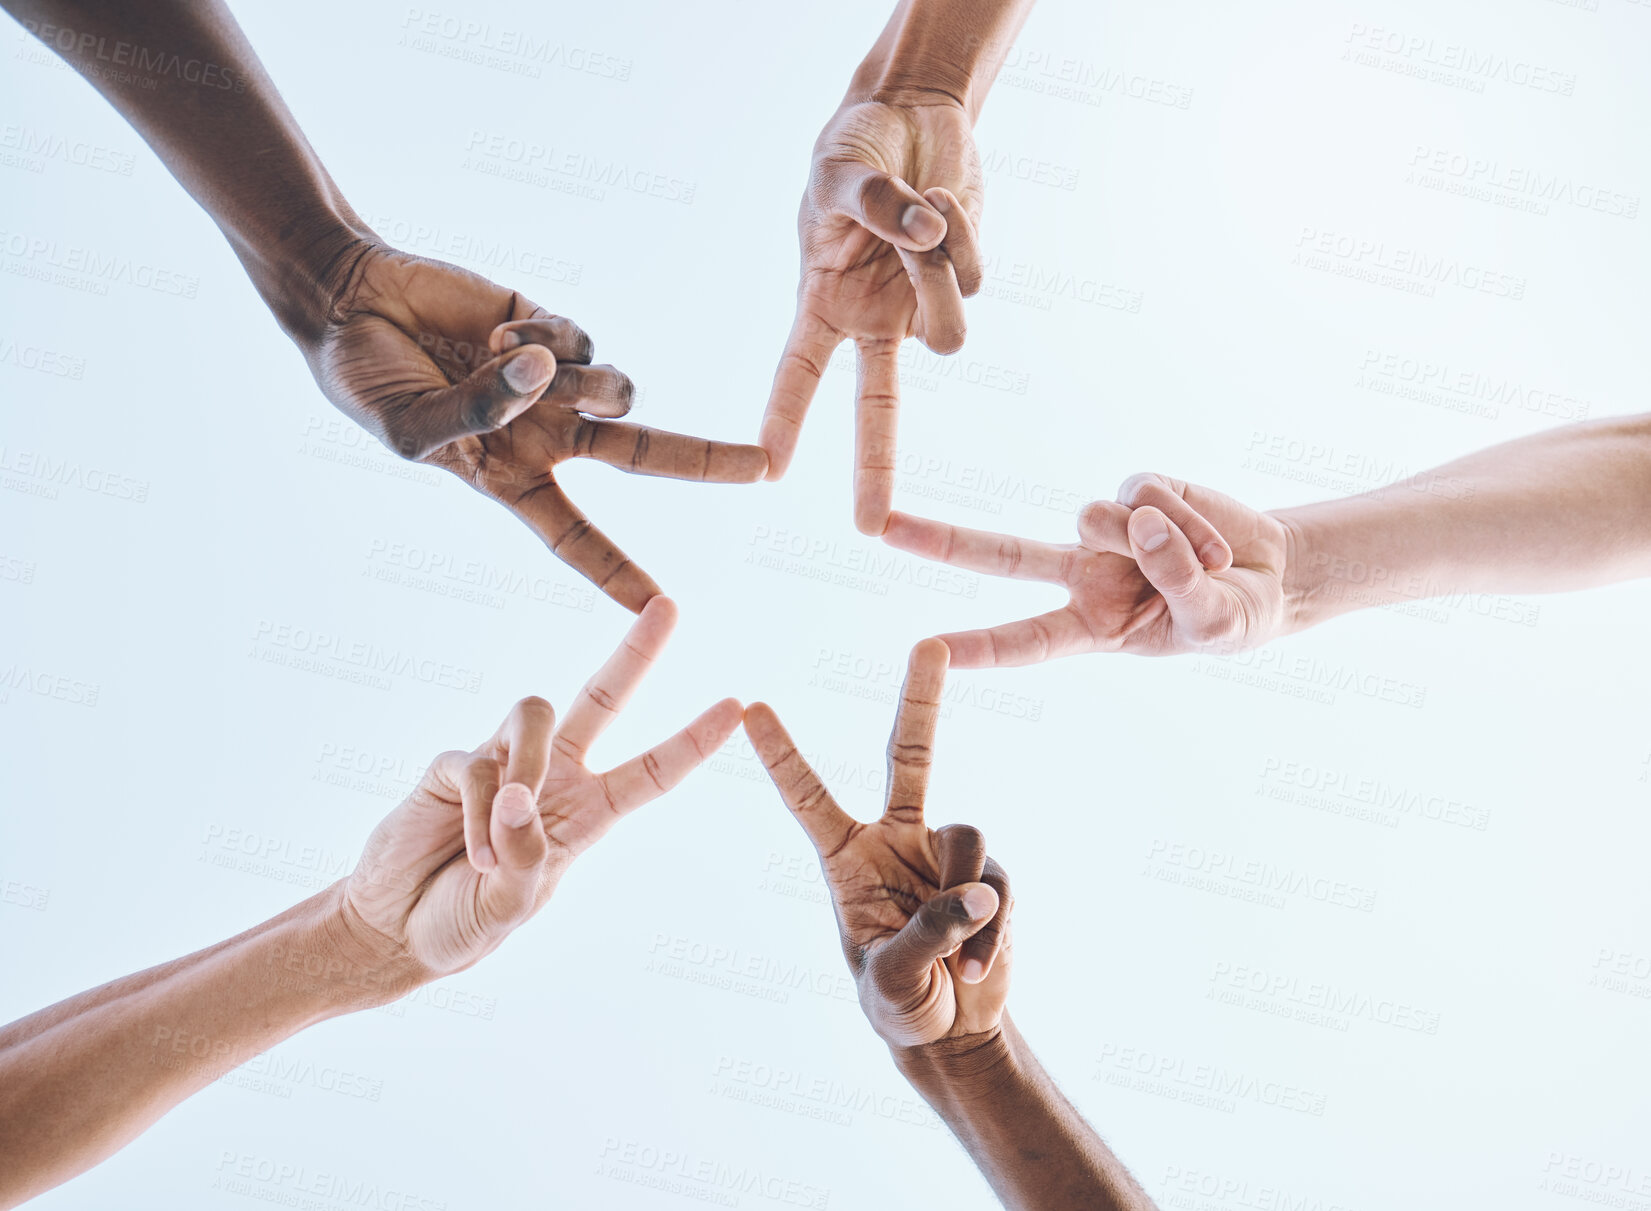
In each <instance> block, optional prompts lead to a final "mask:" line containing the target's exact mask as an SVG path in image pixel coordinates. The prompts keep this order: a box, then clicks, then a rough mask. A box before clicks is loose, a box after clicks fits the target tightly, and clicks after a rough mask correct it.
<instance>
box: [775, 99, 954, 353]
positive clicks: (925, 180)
mask: <svg viewBox="0 0 1651 1211" xmlns="http://www.w3.org/2000/svg"><path fill="white" fill-rule="evenodd" d="M816 156H817V165H818V166H817V168H816V170H815V183H813V185H811V189H810V196H809V197H808V198H805V200H804V203H803V230H802V250H803V280H802V288H801V301H800V305H799V312H801V313H806V315H807V316H808V318H809V319H810V320H811V321H812V322H813V323H815V324H817V325H819V326H820V327H822V328H825V329H827V330H829V331H831V332H833V333H835V334H836V338H837V340H842V339H844V338H845V337H846V338H848V339H850V340H855V341H862V340H871V341H895V342H899V341H902V340H904V339H905V338H906V337H908V336H912V335H915V333H916V319H917V292H916V290H915V289H914V288H913V286H912V282H911V278H910V276H909V274H908V272H907V269H906V266H905V265H904V264H903V263H902V259H901V254H900V250H899V249H897V248H896V247H895V246H894V245H893V244H890V243H889V242H888V241H887V240H885V239H883V238H882V237H880V236H878V235H875V234H873V233H872V232H871V231H868V230H867V229H866V228H865V227H864V226H863V225H862V224H861V223H860V222H859V221H857V220H856V219H855V218H853V217H851V216H849V215H847V214H843V213H840V212H835V211H833V210H832V209H830V208H829V207H827V206H824V205H821V204H819V203H818V202H816V201H814V200H813V199H814V195H815V194H816V193H818V192H820V187H821V186H822V185H824V184H825V183H826V182H828V181H829V180H830V178H831V175H832V173H833V172H835V171H837V170H839V169H840V168H842V167H844V166H848V165H852V166H853V167H854V168H855V169H860V168H861V167H862V166H870V167H871V168H873V169H875V170H876V171H878V172H881V173H886V174H887V175H889V176H891V177H897V178H899V179H900V180H902V181H905V182H907V183H908V184H909V185H911V186H912V187H913V188H914V189H916V190H917V191H918V192H919V193H922V192H924V191H925V190H927V189H930V188H932V187H940V188H944V189H948V190H951V191H952V192H953V193H954V195H955V196H956V197H957V199H958V200H959V201H960V202H961V203H962V204H963V207H964V209H965V211H966V212H967V213H968V214H969V215H970V217H971V218H974V219H978V217H979V214H980V209H981V203H982V199H983V195H982V190H981V183H980V182H981V176H980V159H979V156H978V155H977V154H976V152H975V145H974V136H973V133H972V131H971V130H970V128H969V119H968V116H967V114H965V113H964V112H963V111H962V110H961V109H959V108H958V107H956V106H955V105H925V106H917V107H905V106H893V105H883V104H878V103H875V102H868V103H866V104H862V105H856V106H854V107H852V108H850V109H848V110H846V111H845V112H844V113H843V114H842V115H841V116H840V118H839V120H838V121H837V122H836V123H834V124H833V126H832V127H830V128H828V129H827V131H826V132H825V133H824V134H823V135H822V136H821V143H820V146H819V147H818V148H817V149H816ZM799 318H801V316H800V317H799Z"/></svg>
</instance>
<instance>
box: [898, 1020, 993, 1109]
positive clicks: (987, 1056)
mask: <svg viewBox="0 0 1651 1211" xmlns="http://www.w3.org/2000/svg"><path fill="white" fill-rule="evenodd" d="M889 1054H890V1055H891V1056H892V1057H893V1059H894V1063H895V1066H896V1067H897V1068H899V1069H900V1072H901V1074H902V1075H903V1076H905V1078H906V1079H907V1080H908V1081H910V1082H911V1084H912V1086H913V1087H914V1088H916V1089H917V1090H918V1092H920V1093H921V1094H922V1095H923V1096H924V1097H925V1098H927V1099H928V1100H929V1101H930V1102H931V1103H936V1102H937V1101H944V1102H945V1103H947V1104H950V1105H954V1106H966V1105H969V1104H971V1103H974V1102H979V1101H985V1100H988V1099H990V1098H992V1097H995V1096H997V1095H998V1094H999V1093H1001V1092H1002V1090H1003V1089H1004V1088H1005V1087H1007V1086H1009V1085H1012V1084H1014V1083H1015V1082H1016V1081H1017V1080H1018V1079H1019V1075H1020V1071H1021V1065H1020V1055H1019V1035H1018V1034H1016V1033H1015V1032H1014V1030H1013V1029H1012V1028H1010V1027H1009V1020H1008V1016H1007V1015H1005V1016H1004V1018H1003V1020H1002V1021H1000V1022H999V1023H998V1025H997V1026H995V1027H993V1028H992V1029H991V1030H988V1031H983V1032H981V1033H979V1034H965V1035H958V1036H956V1037H954V1038H945V1039H938V1040H936V1041H935V1042H933V1043H924V1044H922V1045H920V1046H916V1047H902V1046H897V1045H894V1044H890V1046H889Z"/></svg>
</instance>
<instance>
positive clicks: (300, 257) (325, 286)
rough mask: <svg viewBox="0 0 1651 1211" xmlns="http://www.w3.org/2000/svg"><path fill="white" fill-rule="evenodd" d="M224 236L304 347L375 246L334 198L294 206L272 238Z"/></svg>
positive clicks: (350, 212)
mask: <svg viewBox="0 0 1651 1211" xmlns="http://www.w3.org/2000/svg"><path fill="white" fill-rule="evenodd" d="M225 234H226V235H227V236H228V238H229V243H230V246H231V247H232V248H233V249H234V250H235V255H236V256H237V257H239V258H240V261H241V264H242V265H243V266H244V267H245V268H246V271H247V276H248V277H249V278H251V279H252V284H253V286H254V287H255V288H256V289H257V291H258V294H259V295H260V296H261V297H262V298H263V300H264V302H265V304H266V305H267V306H268V307H269V309H270V311H271V312H272V313H274V315H275V319H276V321H277V322H278V323H279V324H280V325H281V327H282V328H283V329H284V330H285V331H286V333H287V335H288V336H290V337H292V339H293V340H295V341H297V342H298V343H299V344H300V345H305V346H307V345H310V344H313V343H314V342H315V341H317V340H318V339H319V338H320V336H321V333H322V331H323V330H324V329H325V327H326V326H327V324H328V323H329V322H330V320H331V319H332V317H333V314H334V310H335V307H336V305H337V303H338V301H339V299H340V298H341V297H342V296H343V295H344V293H345V291H346V290H347V288H348V287H349V285H350V283H351V281H352V280H353V278H354V275H355V270H356V267H357V266H358V265H359V264H360V262H361V260H362V258H363V257H364V256H365V255H366V254H368V253H369V252H371V251H372V250H373V249H375V248H377V247H380V246H381V245H380V243H379V240H378V238H377V236H376V235H375V234H374V233H373V231H372V229H371V228H369V227H368V226H367V225H366V224H365V223H363V222H362V221H361V219H360V218H359V217H357V215H356V214H355V212H354V211H353V210H351V209H350V207H349V205H348V204H347V203H345V202H344V200H343V199H342V198H341V197H336V196H335V197H329V198H323V199H318V200H316V201H315V202H314V203H313V204H310V205H307V206H304V207H301V208H298V209H297V217H296V218H294V219H293V220H292V221H291V222H290V223H287V224H284V225H283V227H282V230H281V234H280V236H279V238H277V239H273V240H262V239H258V238H255V237H251V236H248V235H243V234H241V233H238V232H236V231H232V230H226V232H225Z"/></svg>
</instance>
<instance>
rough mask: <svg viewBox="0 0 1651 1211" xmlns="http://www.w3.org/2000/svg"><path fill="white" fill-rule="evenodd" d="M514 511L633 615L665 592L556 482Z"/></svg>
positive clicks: (515, 505)
mask: <svg viewBox="0 0 1651 1211" xmlns="http://www.w3.org/2000/svg"><path fill="white" fill-rule="evenodd" d="M510 509H511V511H512V512H513V513H515V514H516V515H517V516H518V517H520V518H521V519H522V520H523V521H525V522H526V523H527V524H528V526H529V527H530V528H531V529H532V530H533V532H534V533H536V534H537V535H538V536H539V537H540V538H541V539H542V540H543V541H544V543H545V545H546V546H548V547H549V548H550V549H551V550H552V551H554V552H555V553H556V556H557V558H559V559H561V560H562V561H563V562H564V563H566V564H567V565H568V566H569V567H570V568H572V569H573V570H574V571H576V572H578V573H579V574H580V575H581V576H583V577H585V579H587V580H589V581H590V582H591V583H592V584H594V585H595V586H596V587H597V588H599V589H601V590H602V591H603V592H604V593H606V594H607V595H608V596H609V597H611V598H613V599H614V600H615V601H617V602H618V603H619V604H620V605H622V606H624V607H625V608H626V609H627V610H629V611H631V613H633V614H634V613H637V612H638V611H640V610H641V609H642V607H643V606H645V605H647V604H648V601H649V599H650V598H652V597H655V596H657V595H658V593H659V586H658V585H657V584H655V583H654V582H653V580H652V578H650V577H649V575H648V574H647V573H646V572H644V571H643V570H642V569H641V568H639V567H637V566H636V565H635V564H634V563H632V562H631V561H630V559H629V558H628V557H627V556H626V555H625V553H624V552H623V551H621V550H620V549H619V548H618V547H616V546H615V545H614V544H613V541H612V540H611V539H610V538H608V536H607V535H606V534H604V533H602V531H600V530H598V529H597V528H596V527H595V526H593V525H592V524H591V523H590V519H589V518H587V517H586V516H585V515H584V514H583V513H581V512H580V511H579V510H578V508H576V507H575V506H574V503H573V502H572V501H571V500H569V499H568V498H567V494H566V493H565V492H563V491H562V489H561V487H560V485H558V484H557V483H556V482H555V481H554V480H552V481H550V482H548V483H545V484H541V485H540V486H539V487H536V488H532V489H530V490H529V491H527V492H526V493H524V494H523V495H522V496H520V497H519V498H517V500H516V501H515V502H514V503H513V504H511V505H510Z"/></svg>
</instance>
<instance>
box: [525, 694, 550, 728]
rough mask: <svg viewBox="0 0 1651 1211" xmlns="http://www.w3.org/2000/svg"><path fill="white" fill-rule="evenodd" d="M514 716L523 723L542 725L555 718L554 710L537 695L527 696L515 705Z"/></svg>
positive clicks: (546, 701)
mask: <svg viewBox="0 0 1651 1211" xmlns="http://www.w3.org/2000/svg"><path fill="white" fill-rule="evenodd" d="M516 714H517V715H519V716H520V717H521V718H522V719H523V720H524V721H525V722H528V723H535V724H544V723H549V722H550V721H552V720H554V719H555V718H556V708H555V707H553V706H552V705H551V704H550V702H549V701H548V700H546V699H544V698H541V697H539V695H537V694H529V695H528V696H527V697H526V698H523V699H522V700H521V701H520V702H518V703H517V704H516Z"/></svg>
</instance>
